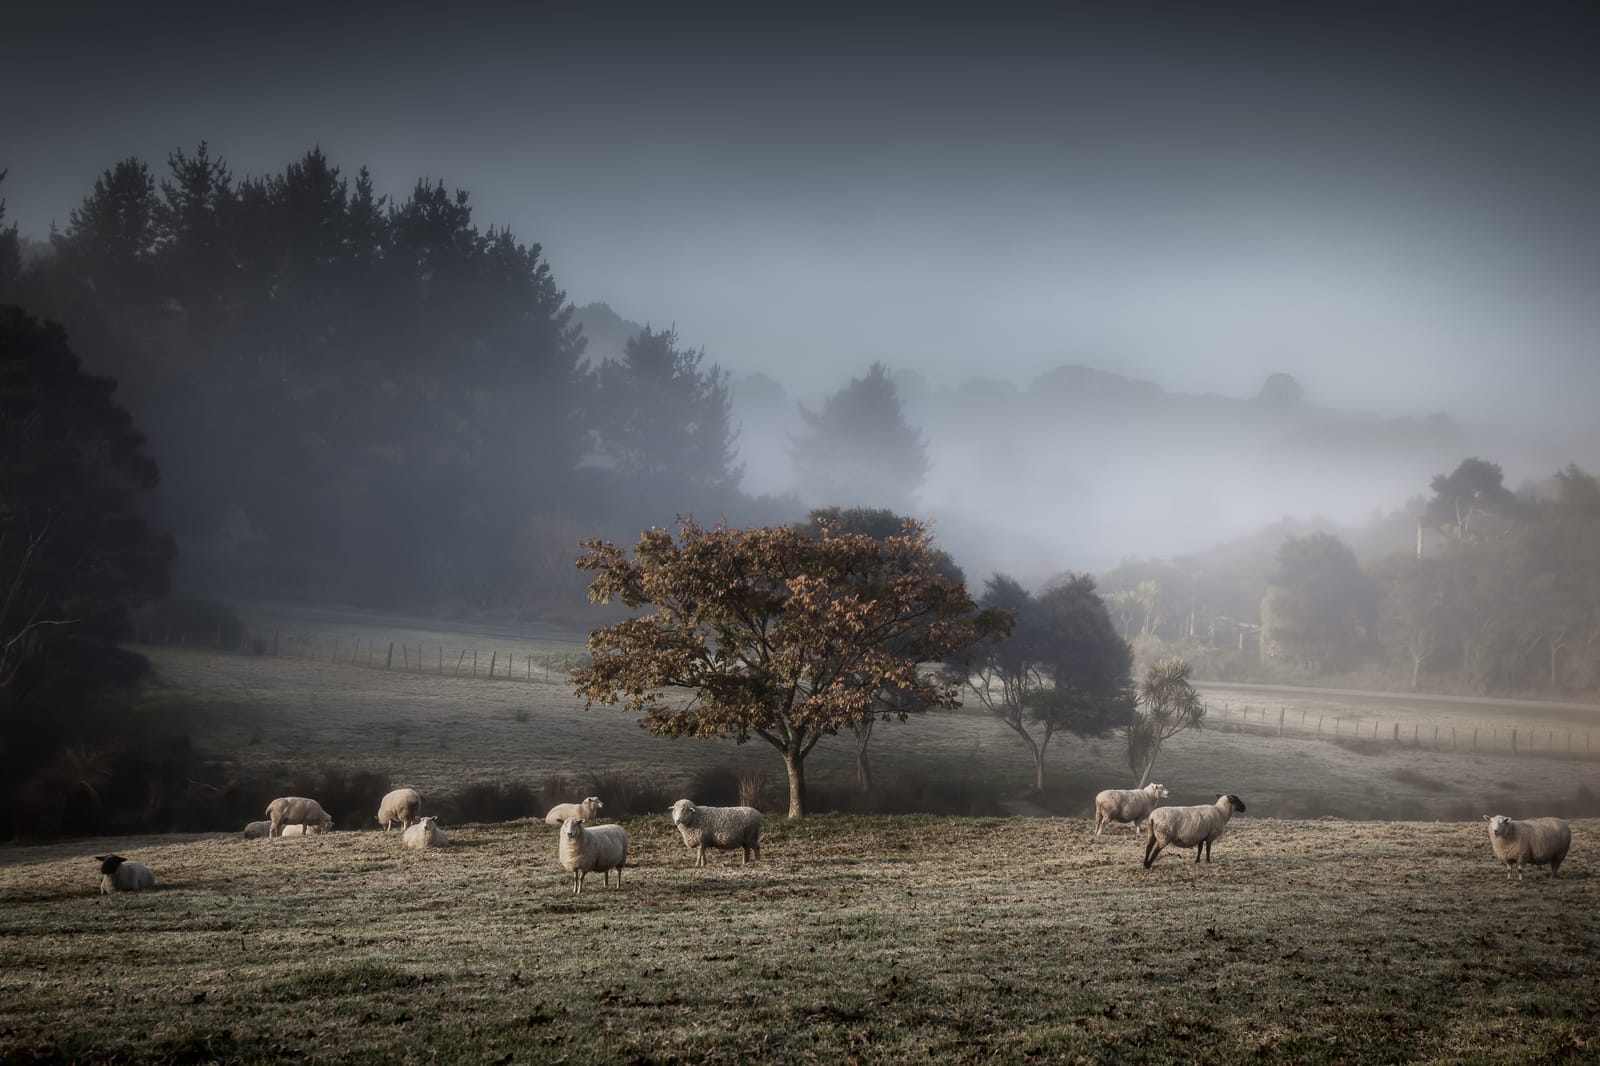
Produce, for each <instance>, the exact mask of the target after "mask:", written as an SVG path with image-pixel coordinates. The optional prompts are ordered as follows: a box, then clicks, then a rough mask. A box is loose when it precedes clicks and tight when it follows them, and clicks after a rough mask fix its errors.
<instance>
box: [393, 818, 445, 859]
mask: <svg viewBox="0 0 1600 1066" xmlns="http://www.w3.org/2000/svg"><path fill="white" fill-rule="evenodd" d="M438 820H439V816H438V815H436V814H430V815H428V816H427V817H426V818H424V819H422V821H420V822H418V823H416V824H415V825H413V826H411V827H410V828H409V829H407V830H406V831H405V833H404V835H402V836H401V838H400V842H401V843H402V844H404V845H405V846H406V847H408V848H415V849H416V850H418V851H421V850H422V849H423V848H442V847H444V846H445V845H446V844H449V843H450V838H449V837H447V836H445V832H444V830H443V829H440V828H439V826H438V825H437V824H436V823H437V822H438Z"/></svg>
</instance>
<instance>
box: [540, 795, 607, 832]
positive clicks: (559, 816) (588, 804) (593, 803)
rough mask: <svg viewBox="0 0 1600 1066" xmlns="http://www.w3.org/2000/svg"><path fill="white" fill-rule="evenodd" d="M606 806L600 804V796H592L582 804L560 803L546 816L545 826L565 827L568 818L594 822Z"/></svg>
mask: <svg viewBox="0 0 1600 1066" xmlns="http://www.w3.org/2000/svg"><path fill="white" fill-rule="evenodd" d="M604 806H605V804H604V803H601V802H600V797H599V796H590V797H589V798H588V799H586V800H584V801H583V802H582V803H558V804H556V805H555V806H554V807H551V808H550V813H549V814H547V815H545V816H544V824H545V825H553V826H561V825H565V824H566V821H567V819H568V818H576V819H578V820H579V821H583V822H592V821H594V820H595V818H596V817H598V816H599V814H600V808H601V807H604Z"/></svg>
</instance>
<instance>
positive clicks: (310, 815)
mask: <svg viewBox="0 0 1600 1066" xmlns="http://www.w3.org/2000/svg"><path fill="white" fill-rule="evenodd" d="M267 817H268V818H270V819H272V831H271V832H270V833H268V834H267V835H268V836H269V837H281V836H283V827H284V826H286V825H314V826H316V827H317V828H319V829H321V830H323V831H324V832H326V831H327V830H329V829H332V828H333V819H332V818H330V817H328V812H327V811H325V810H323V809H322V804H320V803H318V802H317V801H316V800H314V799H307V798H306V797H304V796H279V797H278V798H277V799H275V800H273V801H272V802H271V803H269V804H267Z"/></svg>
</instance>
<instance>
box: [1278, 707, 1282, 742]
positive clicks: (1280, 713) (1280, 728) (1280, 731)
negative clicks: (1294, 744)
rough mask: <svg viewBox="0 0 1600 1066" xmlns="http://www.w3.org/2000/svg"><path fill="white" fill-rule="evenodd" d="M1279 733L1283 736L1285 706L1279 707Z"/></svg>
mask: <svg viewBox="0 0 1600 1066" xmlns="http://www.w3.org/2000/svg"><path fill="white" fill-rule="evenodd" d="M1278 735H1279V736H1280V737H1281V736H1283V708H1282V707H1279V708H1278Z"/></svg>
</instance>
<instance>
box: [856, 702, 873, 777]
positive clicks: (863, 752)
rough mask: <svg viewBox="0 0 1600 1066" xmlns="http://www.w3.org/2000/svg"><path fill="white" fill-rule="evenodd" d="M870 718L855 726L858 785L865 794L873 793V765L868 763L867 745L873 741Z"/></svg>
mask: <svg viewBox="0 0 1600 1066" xmlns="http://www.w3.org/2000/svg"><path fill="white" fill-rule="evenodd" d="M873 721H874V720H873V719H871V718H869V719H867V720H866V721H865V722H862V723H859V724H857V725H856V726H854V729H855V733H856V785H857V787H859V788H860V789H861V791H863V792H871V791H872V765H871V764H870V763H869V762H868V761H867V744H868V743H869V742H870V741H871V740H872V723H873Z"/></svg>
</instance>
